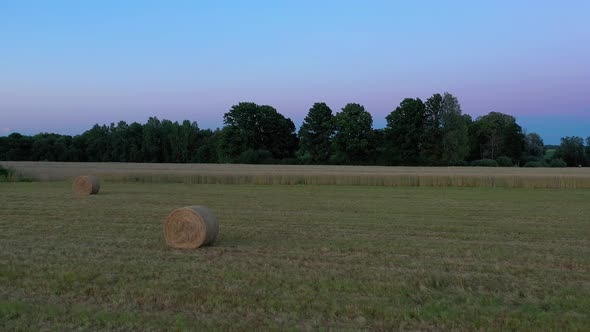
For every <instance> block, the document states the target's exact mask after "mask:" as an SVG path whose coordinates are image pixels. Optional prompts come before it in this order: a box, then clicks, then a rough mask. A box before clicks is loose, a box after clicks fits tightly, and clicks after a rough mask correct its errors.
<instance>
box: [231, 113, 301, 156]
mask: <svg viewBox="0 0 590 332" xmlns="http://www.w3.org/2000/svg"><path fill="white" fill-rule="evenodd" d="M223 120H224V124H225V126H224V128H223V130H222V134H221V144H220V150H221V154H222V157H223V160H225V161H237V159H238V158H239V156H240V155H241V154H242V153H243V152H245V151H247V150H266V151H269V152H270V153H271V154H272V157H273V158H275V159H283V158H290V157H293V156H294V154H295V150H296V149H297V145H298V141H297V136H296V134H295V124H293V121H291V119H289V118H285V117H284V116H283V115H282V114H280V113H278V112H277V111H276V109H274V108H273V107H271V106H268V105H256V104H255V103H239V104H238V105H234V106H232V108H231V109H230V111H229V112H227V113H225V115H224V116H223Z"/></svg>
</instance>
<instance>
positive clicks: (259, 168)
mask: <svg viewBox="0 0 590 332" xmlns="http://www.w3.org/2000/svg"><path fill="white" fill-rule="evenodd" d="M0 165H2V166H5V167H9V168H12V169H14V170H15V172H16V174H17V175H19V176H20V177H24V178H27V179H31V180H40V181H62V180H72V179H73V178H74V177H76V176H78V175H80V174H93V175H98V176H99V177H100V178H101V179H103V180H107V181H113V182H143V183H171V182H174V183H187V184H289V185H293V184H309V185H369V186H388V187H394V186H399V187H503V188H553V189H560V188H583V189H590V168H588V167H586V168H518V167H505V168H502V167H383V166H303V165H236V164H222V165H220V164H137V163H60V162H14V161H13V162H10V161H2V162H0Z"/></svg>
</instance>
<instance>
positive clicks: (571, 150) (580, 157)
mask: <svg viewBox="0 0 590 332" xmlns="http://www.w3.org/2000/svg"><path fill="white" fill-rule="evenodd" d="M555 158H556V159H558V158H561V159H563V161H565V162H566V164H567V165H568V166H570V167H576V166H580V165H584V164H585V156H584V139H582V138H581V137H578V136H567V137H563V138H561V144H560V145H559V148H557V151H555Z"/></svg>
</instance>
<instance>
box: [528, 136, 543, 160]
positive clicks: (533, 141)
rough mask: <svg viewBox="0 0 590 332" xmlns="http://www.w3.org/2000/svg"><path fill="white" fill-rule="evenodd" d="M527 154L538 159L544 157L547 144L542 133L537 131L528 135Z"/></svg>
mask: <svg viewBox="0 0 590 332" xmlns="http://www.w3.org/2000/svg"><path fill="white" fill-rule="evenodd" d="M525 140H526V154H527V155H528V156H530V157H534V158H537V159H541V158H543V155H544V154H545V144H544V143H543V139H542V138H541V135H539V134H537V133H529V134H527V135H526V138H525Z"/></svg>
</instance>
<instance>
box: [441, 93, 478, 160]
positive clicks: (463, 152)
mask: <svg viewBox="0 0 590 332" xmlns="http://www.w3.org/2000/svg"><path fill="white" fill-rule="evenodd" d="M470 122H471V117H470V116H469V115H464V114H463V111H462V110H461V105H460V104H459V101H458V100H457V98H456V97H455V96H453V95H452V94H450V93H445V94H444V95H443V99H442V115H441V126H442V141H441V143H442V149H441V150H442V154H441V162H442V163H444V164H446V165H455V164H458V163H460V162H462V161H464V160H465V158H467V156H468V155H469V131H468V125H469V123H470Z"/></svg>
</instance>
